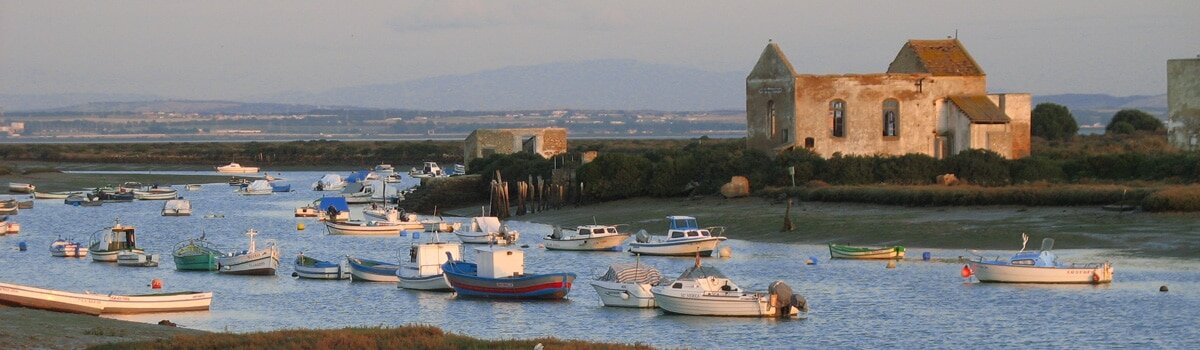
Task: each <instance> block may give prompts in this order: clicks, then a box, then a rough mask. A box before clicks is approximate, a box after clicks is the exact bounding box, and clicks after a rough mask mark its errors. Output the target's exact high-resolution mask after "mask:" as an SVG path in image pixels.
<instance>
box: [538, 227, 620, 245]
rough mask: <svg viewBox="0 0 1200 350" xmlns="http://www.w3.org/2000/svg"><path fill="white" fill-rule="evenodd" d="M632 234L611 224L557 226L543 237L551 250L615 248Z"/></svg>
mask: <svg viewBox="0 0 1200 350" xmlns="http://www.w3.org/2000/svg"><path fill="white" fill-rule="evenodd" d="M630 235H631V234H630V233H621V232H618V231H617V227H616V226H611V225H585V226H579V227H576V228H575V229H574V230H563V229H561V228H558V227H555V229H554V232H553V233H551V234H549V235H546V237H543V238H542V244H543V245H545V246H546V249H550V250H614V249H616V248H617V247H620V246H621V243H625V240H626V239H628V238H629V236H630Z"/></svg>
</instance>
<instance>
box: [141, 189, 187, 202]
mask: <svg viewBox="0 0 1200 350" xmlns="http://www.w3.org/2000/svg"><path fill="white" fill-rule="evenodd" d="M133 198H136V199H140V200H169V199H175V198H179V191H176V190H175V189H174V188H170V187H155V188H151V189H146V190H133Z"/></svg>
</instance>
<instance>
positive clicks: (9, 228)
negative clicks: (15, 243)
mask: <svg viewBox="0 0 1200 350" xmlns="http://www.w3.org/2000/svg"><path fill="white" fill-rule="evenodd" d="M18 233H21V224H18V223H17V222H16V221H12V220H9V219H8V217H7V216H0V236H3V235H15V234H18Z"/></svg>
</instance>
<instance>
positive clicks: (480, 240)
mask: <svg viewBox="0 0 1200 350" xmlns="http://www.w3.org/2000/svg"><path fill="white" fill-rule="evenodd" d="M454 235H455V236H458V240H460V241H462V242H463V243H468V244H493V243H495V244H496V245H509V244H513V243H516V242H511V241H509V240H508V239H505V238H504V236H503V235H501V234H499V233H491V234H488V233H483V232H455V233H454Z"/></svg>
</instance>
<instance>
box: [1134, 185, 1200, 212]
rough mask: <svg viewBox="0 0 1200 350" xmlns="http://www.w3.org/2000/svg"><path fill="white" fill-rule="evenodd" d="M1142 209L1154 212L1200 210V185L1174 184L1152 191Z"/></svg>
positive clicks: (1143, 201) (1144, 201)
mask: <svg viewBox="0 0 1200 350" xmlns="http://www.w3.org/2000/svg"><path fill="white" fill-rule="evenodd" d="M1142 209H1144V210H1146V211H1154V212H1166V211H1200V185H1192V186H1172V187H1167V188H1164V189H1162V190H1159V191H1157V192H1154V193H1151V194H1150V195H1149V196H1146V199H1145V200H1142Z"/></svg>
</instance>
